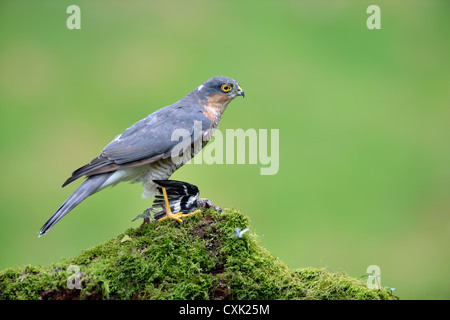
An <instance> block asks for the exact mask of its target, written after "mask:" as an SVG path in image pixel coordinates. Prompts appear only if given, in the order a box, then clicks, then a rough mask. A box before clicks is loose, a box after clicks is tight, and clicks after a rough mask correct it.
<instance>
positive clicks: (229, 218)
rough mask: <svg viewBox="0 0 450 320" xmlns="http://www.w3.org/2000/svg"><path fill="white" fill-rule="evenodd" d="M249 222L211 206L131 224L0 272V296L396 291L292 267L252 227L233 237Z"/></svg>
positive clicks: (332, 295) (313, 295)
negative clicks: (180, 218) (42, 261)
mask: <svg viewBox="0 0 450 320" xmlns="http://www.w3.org/2000/svg"><path fill="white" fill-rule="evenodd" d="M248 222H249V221H248V218H247V217H245V216H243V215H242V214H241V213H240V212H239V211H236V210H231V209H227V210H225V211H224V212H223V213H222V214H219V213H217V212H215V211H213V210H209V211H207V212H205V213H203V214H202V215H195V216H192V217H189V218H186V219H185V221H184V223H183V224H182V225H180V224H178V223H174V222H170V221H162V222H158V223H155V224H149V225H144V226H143V227H142V228H141V229H129V230H127V231H126V232H125V233H123V234H120V235H119V236H117V237H116V238H115V239H111V240H109V241H107V242H105V243H103V244H100V245H98V246H96V247H94V248H91V249H87V250H85V251H83V252H81V253H80V254H79V255H78V256H76V257H74V258H71V259H63V260H62V261H60V262H58V263H54V264H52V265H50V266H25V267H21V268H14V269H13V268H10V269H6V270H4V271H2V272H0V299H14V300H15V299H42V300H47V299H258V300H259V299H267V300H271V299H395V298H396V297H393V296H392V295H390V294H389V293H388V292H387V291H386V290H384V289H380V290H376V289H369V288H367V286H366V285H365V284H364V283H363V282H362V281H359V280H357V279H354V278H351V277H349V276H347V275H345V274H342V273H330V272H328V271H327V270H325V269H317V268H300V269H290V268H289V267H288V266H286V265H285V264H284V263H283V262H281V261H280V260H279V259H277V258H276V257H275V256H273V255H272V254H271V253H269V252H268V251H267V250H265V249H264V248H263V247H261V246H260V245H259V239H258V236H257V235H256V234H254V233H253V232H251V231H250V232H247V233H245V234H243V235H242V238H239V237H235V236H233V234H234V232H235V229H236V228H240V230H243V229H245V228H248V227H249V226H248ZM71 266H72V267H71ZM73 272H74V273H73ZM68 280H69V281H68Z"/></svg>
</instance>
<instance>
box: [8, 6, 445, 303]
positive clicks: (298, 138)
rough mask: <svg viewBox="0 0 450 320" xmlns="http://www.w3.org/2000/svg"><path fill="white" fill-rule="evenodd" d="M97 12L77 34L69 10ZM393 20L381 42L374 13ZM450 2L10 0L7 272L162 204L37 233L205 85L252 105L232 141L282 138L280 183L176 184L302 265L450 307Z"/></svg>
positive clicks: (201, 180) (106, 205) (230, 112)
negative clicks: (85, 174) (236, 91)
mask: <svg viewBox="0 0 450 320" xmlns="http://www.w3.org/2000/svg"><path fill="white" fill-rule="evenodd" d="M71 4H77V5H79V6H80V8H81V28H82V29H81V30H68V29H67V27H66V19H67V18H68V17H69V14H67V13H66V8H67V7H68V6H69V5H71ZM370 4H377V5H379V6H380V8H381V27H382V29H381V30H368V29H367V27H366V19H367V18H368V16H369V15H368V14H367V13H366V9H367V7H368V6H369V5H370ZM449 11H450V3H449V2H448V1H406V0H405V1H316V0H309V1H256V0H254V1H234V0H230V1H225V2H224V1H78V0H77V1H47V0H46V1H34V2H32V1H5V0H3V1H2V2H1V3H0V112H1V113H0V137H1V138H0V139H1V140H0V143H1V145H0V147H1V149H0V150H1V160H0V161H1V165H0V170H1V171H0V174H1V177H2V179H1V192H0V208H1V214H0V269H4V268H7V267H14V266H22V265H25V264H49V263H51V262H53V261H58V260H59V259H60V258H61V257H70V256H73V255H76V254H77V253H78V252H79V251H81V250H83V249H85V248H88V247H92V246H94V245H96V244H98V243H101V242H103V241H105V240H107V239H109V238H111V237H115V236H116V235H117V234H119V233H121V232H123V231H124V230H125V229H127V228H129V227H137V226H138V225H139V223H140V222H139V221H135V222H131V220H132V219H133V218H134V217H135V216H136V215H138V214H140V213H141V212H142V211H143V210H144V209H146V208H147V207H149V206H150V201H148V200H142V199H141V198H140V195H141V192H142V187H141V185H127V184H121V185H119V186H116V187H114V188H111V189H108V190H105V191H103V192H101V193H100V194H97V195H95V196H93V197H91V198H89V199H87V201H85V202H83V203H82V204H81V205H80V206H79V207H77V208H76V209H75V210H74V211H73V212H72V213H70V214H69V215H68V216H66V217H65V218H64V219H63V220H61V222H59V223H58V224H57V225H56V226H55V228H54V229H52V230H51V231H50V232H49V233H48V234H47V235H46V236H45V237H42V238H40V239H38V237H37V232H38V230H39V228H40V227H41V226H42V224H43V223H44V222H45V221H46V220H47V218H49V216H50V215H51V214H52V213H53V212H54V210H55V209H56V208H58V206H59V205H60V204H61V203H62V202H63V201H64V200H65V199H66V198H67V197H68V196H69V195H70V193H71V192H73V191H74V190H75V188H76V186H77V185H78V184H79V183H80V182H78V181H77V182H76V183H74V185H70V186H68V187H67V188H65V189H61V188H60V186H61V184H62V183H63V182H64V181H65V179H66V178H67V177H68V176H69V175H70V173H71V172H72V171H73V170H74V169H76V168H78V167H79V166H81V165H84V164H85V163H86V162H88V161H90V160H91V159H92V158H93V157H95V156H97V155H98V153H99V152H100V151H101V149H102V148H103V147H104V146H105V145H106V144H107V143H109V142H110V141H111V140H112V139H113V138H114V137H115V136H116V135H117V134H119V133H121V132H122V131H123V130H124V129H126V128H127V127H128V126H130V125H131V124H133V123H134V122H136V121H138V120H140V119H141V118H143V117H145V116H146V115H147V114H149V113H151V112H153V111H155V110H156V109H158V108H160V107H162V106H165V105H168V104H171V103H173V102H175V101H177V100H178V99H180V98H181V97H183V96H184V95H185V94H186V93H188V92H189V91H191V90H193V89H194V88H195V87H196V86H198V85H199V84H201V83H202V82H203V81H205V80H207V79H209V78H211V77H213V76H216V75H225V76H229V77H232V78H234V79H236V80H237V81H239V83H240V84H241V86H242V87H243V88H244V90H245V93H246V98H245V99H236V100H235V101H233V102H232V103H231V104H230V106H229V108H228V109H227V111H226V113H225V115H224V117H223V118H222V121H221V124H220V126H219V129H221V130H222V132H225V129H227V128H228V129H236V128H242V129H244V130H246V129H249V128H254V129H279V130H280V168H279V172H278V174H276V175H273V176H261V175H260V167H261V166H260V165H206V164H203V165H188V166H185V167H183V168H182V169H181V170H179V171H178V172H176V173H175V174H174V175H173V176H172V178H173V179H179V180H184V181H189V182H191V183H194V184H196V185H198V186H199V188H200V190H201V196H204V197H208V198H209V199H210V200H212V201H213V202H214V203H215V204H217V205H219V206H220V207H235V208H238V209H240V210H242V211H243V212H244V213H245V214H246V215H248V216H249V217H250V219H251V228H252V229H253V231H255V232H257V233H258V234H259V235H260V236H261V243H262V245H263V246H265V247H266V248H267V249H268V250H270V251H271V252H272V253H273V254H275V255H276V256H278V257H279V258H280V259H281V260H283V261H284V262H286V263H287V264H288V265H289V266H290V267H292V268H297V267H306V266H315V267H326V268H328V269H329V270H330V271H333V272H346V273H348V274H349V275H351V276H354V277H360V276H362V275H365V274H366V268H367V267H368V266H369V265H373V264H375V265H378V266H379V267H380V268H381V285H382V286H389V287H394V288H396V291H395V292H394V293H395V294H396V295H398V296H399V297H400V298H403V299H449V298H450V274H449V262H450V254H449V244H450V241H449V240H450V217H449V212H450V196H449V195H450V179H449V178H450V166H449V164H450V148H449V147H450V144H449V141H450V140H449V139H450V129H449V125H450V90H449V88H450V80H449V74H450V62H449V61H450V60H449V57H450V41H449V39H450V37H449V36H450V22H449Z"/></svg>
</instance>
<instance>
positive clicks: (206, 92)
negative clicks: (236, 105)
mask: <svg viewBox="0 0 450 320" xmlns="http://www.w3.org/2000/svg"><path fill="white" fill-rule="evenodd" d="M195 91H196V93H197V94H199V95H200V96H201V97H204V98H206V99H207V100H209V101H213V102H216V103H225V104H228V103H229V102H230V101H231V100H233V99H234V98H236V97H237V96H242V97H244V90H242V88H241V87H240V86H239V84H238V83H237V82H236V81H235V80H233V79H231V78H227V77H222V76H218V77H214V78H211V79H209V80H207V81H205V82H204V83H203V84H201V85H200V86H199V87H198V88H197V89H196V90H195Z"/></svg>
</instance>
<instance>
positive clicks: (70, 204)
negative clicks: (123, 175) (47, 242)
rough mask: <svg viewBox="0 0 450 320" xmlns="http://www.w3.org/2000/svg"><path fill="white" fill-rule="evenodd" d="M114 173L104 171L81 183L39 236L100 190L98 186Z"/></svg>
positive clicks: (41, 230) (40, 231)
mask: <svg viewBox="0 0 450 320" xmlns="http://www.w3.org/2000/svg"><path fill="white" fill-rule="evenodd" d="M111 174H112V173H104V174H99V175H95V176H91V177H89V178H88V179H87V180H86V181H84V182H83V184H81V185H80V186H79V187H78V189H77V190H75V192H74V193H72V194H71V195H70V197H69V198H67V200H66V201H64V203H63V204H62V205H61V206H60V207H59V208H58V210H56V211H55V213H54V214H53V215H52V216H51V217H50V219H48V220H47V222H46V223H45V224H44V225H43V226H42V228H41V229H40V230H39V237H41V236H43V235H44V234H46V233H47V231H48V230H50V229H51V228H52V227H53V226H54V225H55V224H56V223H57V222H58V221H59V220H61V219H62V218H63V217H64V216H65V215H66V214H67V213H69V212H70V211H71V210H72V209H73V208H75V207H76V206H77V205H79V204H80V203H81V202H82V201H83V200H84V199H86V198H87V197H89V196H90V195H92V194H94V193H95V192H97V191H98V188H99V187H100V186H101V185H102V184H103V183H104V182H105V181H106V180H107V179H108V178H109V177H110V176H111Z"/></svg>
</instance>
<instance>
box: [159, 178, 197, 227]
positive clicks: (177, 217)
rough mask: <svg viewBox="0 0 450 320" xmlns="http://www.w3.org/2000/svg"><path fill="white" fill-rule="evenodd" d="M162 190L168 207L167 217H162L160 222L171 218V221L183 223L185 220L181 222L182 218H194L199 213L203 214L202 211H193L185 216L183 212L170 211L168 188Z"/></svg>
mask: <svg viewBox="0 0 450 320" xmlns="http://www.w3.org/2000/svg"><path fill="white" fill-rule="evenodd" d="M161 189H162V193H163V197H164V203H165V205H166V216H165V217H162V218H161V219H159V220H158V221H161V220H164V219H168V218H169V219H173V220H176V221H178V222H179V223H183V220H181V217H183V218H184V217H189V216H192V215H194V214H197V213H201V211H200V210H195V211H193V212H191V213H188V214H184V213H183V212H177V213H172V210H170V205H169V199H168V197H167V191H166V188H164V187H162V188H161Z"/></svg>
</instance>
